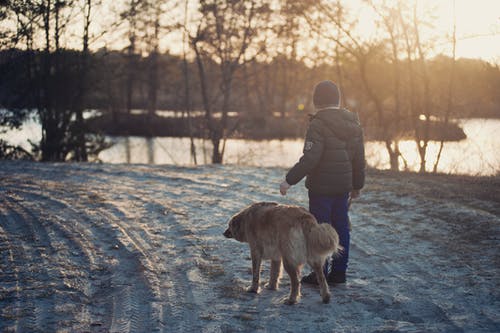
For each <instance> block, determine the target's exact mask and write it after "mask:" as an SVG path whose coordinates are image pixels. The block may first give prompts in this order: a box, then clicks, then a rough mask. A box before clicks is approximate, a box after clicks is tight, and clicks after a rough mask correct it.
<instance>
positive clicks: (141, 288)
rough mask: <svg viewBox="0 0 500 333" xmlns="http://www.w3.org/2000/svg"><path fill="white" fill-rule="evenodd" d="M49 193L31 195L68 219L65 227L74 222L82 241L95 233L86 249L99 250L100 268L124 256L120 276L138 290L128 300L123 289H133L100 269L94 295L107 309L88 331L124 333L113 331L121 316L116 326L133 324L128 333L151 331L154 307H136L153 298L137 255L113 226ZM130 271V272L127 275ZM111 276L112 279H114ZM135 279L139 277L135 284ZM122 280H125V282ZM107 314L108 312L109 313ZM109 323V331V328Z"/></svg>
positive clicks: (60, 195)
mask: <svg viewBox="0 0 500 333" xmlns="http://www.w3.org/2000/svg"><path fill="white" fill-rule="evenodd" d="M47 190H48V189H47V188H45V189H44V194H46V195H48V197H42V196H38V197H37V198H35V196H36V195H35V194H34V193H32V192H29V193H30V195H32V197H31V198H30V200H32V201H37V202H43V203H44V206H46V207H51V208H52V210H53V211H54V212H59V213H61V214H60V215H64V216H65V218H64V219H63V220H62V222H63V223H69V222H70V221H73V222H74V224H73V226H72V227H73V228H74V229H77V230H79V231H77V232H76V233H77V234H78V235H77V236H78V237H81V236H82V235H84V234H85V233H89V230H90V231H92V232H91V233H90V235H89V236H88V237H87V238H86V239H85V241H84V242H85V245H84V247H87V248H94V249H97V251H98V253H97V255H96V256H97V257H98V258H99V261H101V262H100V263H99V266H100V267H101V268H103V267H105V265H106V264H107V263H106V262H105V261H103V259H105V258H110V257H113V256H116V255H117V254H121V255H118V256H117V257H118V258H119V260H118V263H117V265H116V267H117V270H118V271H120V273H119V274H116V275H118V276H126V279H128V280H132V281H133V283H132V284H133V286H134V288H133V289H134V291H133V292H130V296H129V297H127V298H125V299H124V298H123V297H122V295H121V294H120V292H121V291H120V290H119V289H120V287H123V286H124V287H125V288H130V286H127V285H126V284H127V283H126V282H123V281H119V280H117V279H116V278H114V275H115V274H113V272H109V273H108V274H106V273H105V270H100V269H99V268H98V269H97V271H95V273H96V275H97V276H95V275H94V276H91V280H92V282H93V284H94V286H93V289H94V292H93V293H92V294H93V295H92V297H96V296H97V298H100V301H97V303H100V304H101V305H102V304H104V306H100V307H98V309H97V314H96V315H94V316H93V317H94V320H92V323H91V324H90V328H89V327H88V325H87V329H92V330H93V331H99V330H100V329H105V330H108V329H110V330H111V331H120V332H121V331H123V330H122V329H121V328H120V327H119V328H117V329H116V330H114V328H115V327H110V325H111V323H112V320H113V318H115V316H116V315H119V316H122V318H115V322H130V323H131V325H130V326H127V327H129V330H127V331H126V332H145V331H148V330H149V328H150V327H151V326H150V325H151V322H154V320H152V319H151V318H150V315H149V311H148V309H150V307H149V305H148V304H141V305H138V304H136V303H137V302H141V303H143V301H142V300H145V299H146V300H147V299H149V298H150V297H148V296H147V295H148V294H150V292H149V287H147V286H148V282H147V281H146V279H145V278H144V277H141V273H140V272H139V273H138V272H137V269H136V268H137V267H138V268H140V267H141V265H140V263H139V261H138V258H137V255H136V254H132V255H131V254H130V252H129V251H128V250H126V249H125V247H124V246H123V245H122V244H121V243H120V242H119V240H118V239H117V238H116V237H114V236H113V235H112V234H113V233H115V232H114V231H113V230H112V225H111V226H110V227H109V228H106V226H107V224H106V223H105V222H103V221H95V220H93V219H91V218H89V217H88V216H86V215H85V214H84V213H82V212H84V211H77V210H75V209H74V208H73V207H72V206H70V204H69V203H67V202H66V200H71V198H68V193H67V192H65V191H64V192H61V190H60V189H59V190H57V191H55V190H51V191H50V192H47ZM57 197H63V198H65V200H58V199H55V198H57ZM76 205H77V204H76V203H74V205H73V206H76ZM49 218H51V219H52V220H57V216H52V217H49ZM75 221H76V222H75ZM82 221H83V222H85V223H83V225H81V226H80V224H81V223H80V222H82ZM99 222H101V223H99ZM113 244H115V245H116V244H120V245H119V246H118V249H114V248H112V245H113ZM130 263H132V264H130ZM134 263H135V264H134ZM126 266H130V267H126ZM124 267H125V268H124ZM80 269H83V270H85V268H83V267H80ZM127 270H128V272H126V271H127ZM103 273H104V274H103ZM109 275H111V277H110V276H109ZM134 277H136V279H135V281H134ZM108 280H109V281H108ZM121 280H123V278H122V279H121ZM129 284H130V283H129ZM110 289H116V290H115V292H114V293H111V295H109V294H110ZM106 299H108V300H106ZM113 302H114V303H113ZM127 302H128V303H127ZM83 303H87V304H88V303H89V301H83ZM90 303H91V304H92V305H93V304H94V303H96V300H95V299H91V300H90ZM106 304H109V305H106ZM121 307H124V308H127V309H128V310H127V311H122V310H118V309H121ZM103 308H104V309H106V308H108V309H109V311H108V314H107V315H106V314H104V315H102V314H100V313H99V312H102V310H103ZM113 309H117V311H118V312H117V314H116V315H114V314H113V313H112V310H113ZM94 310H96V309H94ZM104 311H105V312H106V310H104ZM83 317H85V316H83ZM106 322H107V327H108V329H106V328H105V327H106ZM138 322H140V323H138ZM80 324H82V323H80ZM83 326H85V324H83ZM103 326H104V327H103Z"/></svg>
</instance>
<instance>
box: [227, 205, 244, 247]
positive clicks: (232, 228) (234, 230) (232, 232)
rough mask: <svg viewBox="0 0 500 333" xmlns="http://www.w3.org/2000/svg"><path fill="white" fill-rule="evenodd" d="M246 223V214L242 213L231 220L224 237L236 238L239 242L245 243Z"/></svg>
mask: <svg viewBox="0 0 500 333" xmlns="http://www.w3.org/2000/svg"><path fill="white" fill-rule="evenodd" d="M244 222H245V212H240V213H238V214H236V215H234V216H233V217H231V219H230V220H229V223H228V224H229V225H228V227H227V229H226V231H224V233H223V235H224V237H226V238H234V239H236V240H237V241H240V242H244V241H245V230H244V228H243V224H244Z"/></svg>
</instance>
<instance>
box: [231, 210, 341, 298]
mask: <svg viewBox="0 0 500 333" xmlns="http://www.w3.org/2000/svg"><path fill="white" fill-rule="evenodd" d="M224 236H225V237H227V238H234V239H236V240H237V241H240V242H245V243H248V244H249V246H250V254H251V257H252V275H253V278H252V285H251V286H250V287H249V288H248V289H247V291H249V292H254V293H258V292H259V278H260V265H261V261H262V260H263V259H270V260H271V274H270V275H271V276H270V279H269V283H268V284H267V285H266V288H267V289H270V290H276V289H277V288H278V282H279V278H280V274H281V263H282V262H283V267H284V268H285V271H286V272H287V273H288V275H289V276H290V282H291V290H290V297H289V298H287V299H286V300H285V303H286V304H295V303H297V300H298V298H299V297H300V272H301V269H302V266H303V265H304V264H305V263H307V264H309V265H310V266H311V267H312V269H313V270H314V272H316V276H317V277H318V283H319V286H320V294H321V298H322V300H323V302H324V303H328V302H329V301H330V292H329V290H328V285H327V283H326V280H325V276H324V274H323V264H324V263H325V259H326V257H327V256H328V255H330V254H332V253H337V252H338V251H339V250H340V249H341V247H340V246H339V236H338V235H337V232H336V231H335V229H333V228H332V226H330V225H329V224H326V223H325V224H318V222H317V221H316V219H315V218H314V216H313V215H312V214H311V213H309V212H308V211H307V210H305V209H304V208H301V207H297V206H288V205H281V204H277V203H274V202H260V203H255V204H253V205H250V206H249V207H247V208H245V209H243V210H242V211H241V212H239V213H238V214H236V215H234V216H233V217H232V218H231V219H230V220H229V227H228V228H227V230H226V231H225V232H224Z"/></svg>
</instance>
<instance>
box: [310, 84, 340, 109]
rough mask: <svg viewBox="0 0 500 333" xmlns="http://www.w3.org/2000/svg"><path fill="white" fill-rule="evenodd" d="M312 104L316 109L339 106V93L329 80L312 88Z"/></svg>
mask: <svg viewBox="0 0 500 333" xmlns="http://www.w3.org/2000/svg"><path fill="white" fill-rule="evenodd" d="M313 103H314V106H315V107H316V108H321V107H326V106H340V91H339V88H338V87H337V85H336V84H335V83H333V82H332V81H330V80H327V81H321V82H320V83H318V84H317V85H316V87H314V93H313Z"/></svg>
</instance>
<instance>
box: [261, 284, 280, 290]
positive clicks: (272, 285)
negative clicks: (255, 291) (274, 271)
mask: <svg viewBox="0 0 500 333" xmlns="http://www.w3.org/2000/svg"><path fill="white" fill-rule="evenodd" d="M264 287H265V288H266V289H267V290H278V285H276V284H271V283H266V285H265V286H264Z"/></svg>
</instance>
